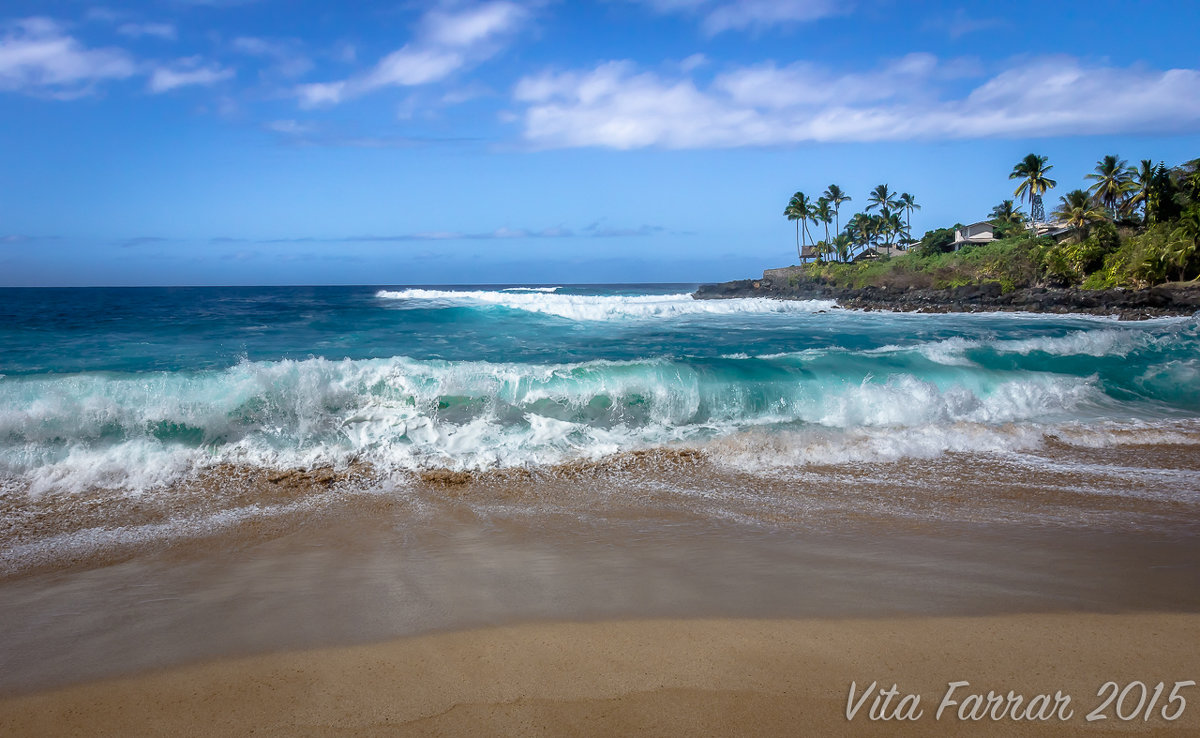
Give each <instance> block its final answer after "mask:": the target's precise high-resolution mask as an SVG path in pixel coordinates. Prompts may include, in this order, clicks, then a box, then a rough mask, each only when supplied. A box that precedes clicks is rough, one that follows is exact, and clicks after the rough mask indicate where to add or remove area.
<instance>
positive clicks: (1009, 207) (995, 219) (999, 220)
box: [992, 200, 1026, 225]
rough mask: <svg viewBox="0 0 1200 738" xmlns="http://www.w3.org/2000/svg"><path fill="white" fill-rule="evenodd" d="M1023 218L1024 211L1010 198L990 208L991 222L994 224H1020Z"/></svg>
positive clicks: (1023, 220)
mask: <svg viewBox="0 0 1200 738" xmlns="http://www.w3.org/2000/svg"><path fill="white" fill-rule="evenodd" d="M1025 219H1026V216H1025V213H1023V212H1021V210H1020V208H1018V207H1016V203H1014V202H1013V201H1012V200H1004V201H1002V202H1001V203H1000V204H999V205H997V206H996V207H994V208H992V223H995V224H996V225H1001V224H1003V225H1020V224H1021V223H1024V222H1025Z"/></svg>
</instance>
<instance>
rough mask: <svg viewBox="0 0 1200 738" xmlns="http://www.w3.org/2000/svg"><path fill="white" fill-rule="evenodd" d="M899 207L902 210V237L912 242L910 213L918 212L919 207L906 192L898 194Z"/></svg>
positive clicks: (915, 200) (915, 199)
mask: <svg viewBox="0 0 1200 738" xmlns="http://www.w3.org/2000/svg"><path fill="white" fill-rule="evenodd" d="M899 202H900V207H901V208H903V209H904V226H905V228H904V236H905V238H907V239H909V240H910V241H911V240H912V213H913V211H914V210H920V209H921V206H920V205H918V204H917V198H915V197H913V196H912V195H910V194H908V193H907V192H902V193H900V201H899Z"/></svg>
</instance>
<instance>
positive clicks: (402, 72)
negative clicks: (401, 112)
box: [295, 0, 529, 108]
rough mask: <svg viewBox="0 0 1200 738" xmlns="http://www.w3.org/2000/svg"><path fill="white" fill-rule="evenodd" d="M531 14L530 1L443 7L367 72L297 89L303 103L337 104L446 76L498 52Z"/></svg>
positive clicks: (505, 1) (503, 0)
mask: <svg viewBox="0 0 1200 738" xmlns="http://www.w3.org/2000/svg"><path fill="white" fill-rule="evenodd" d="M528 19H529V11H528V9H526V8H525V7H524V6H522V5H519V4H517V3H514V2H508V1H507V0H498V1H495V2H487V3H483V4H479V5H474V6H469V7H466V8H462V7H461V6H457V5H455V6H440V7H437V8H435V9H433V10H430V11H429V12H427V13H426V14H425V15H424V16H423V17H422V18H421V20H420V22H419V23H418V29H417V34H416V38H415V39H414V40H413V41H411V42H410V43H407V44H405V45H404V46H402V47H401V48H399V49H397V50H396V51H393V52H392V53H390V54H388V55H387V56H385V57H383V58H382V59H380V60H379V62H378V63H376V64H375V66H374V67H373V68H371V69H369V70H367V71H365V72H362V73H360V74H357V75H354V76H352V77H348V78H346V79H342V80H335V81H332V82H316V83H311V84H305V85H300V86H298V87H297V88H296V90H295V93H296V97H297V98H298V99H299V101H300V104H301V106H303V107H309V108H312V107H321V106H326V105H336V104H338V103H341V102H343V101H345V100H348V99H350V98H354V97H359V96H361V95H365V94H368V93H370V92H373V91H375V90H379V89H382V88H386V87H413V86H418V85H425V84H429V83H432V82H438V81H441V80H443V79H445V78H447V77H449V76H450V75H451V74H453V73H455V72H457V71H459V70H460V69H463V68H466V67H469V66H472V65H475V64H478V63H479V62H481V61H484V60H485V59H487V58H489V57H491V56H493V55H495V54H496V53H497V52H498V51H499V50H500V49H501V48H502V47H503V41H504V40H505V39H507V38H509V37H511V35H512V34H513V33H515V32H516V31H517V30H519V29H520V28H521V27H523V26H524V25H525V24H526V23H527V21H528Z"/></svg>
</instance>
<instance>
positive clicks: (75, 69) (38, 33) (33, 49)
mask: <svg viewBox="0 0 1200 738" xmlns="http://www.w3.org/2000/svg"><path fill="white" fill-rule="evenodd" d="M3 34H4V35H3V36H0V91H11V92H24V93H27V94H34V95H47V96H50V97H59V98H71V97H78V96H80V95H85V94H87V93H89V92H90V91H91V90H92V89H93V87H94V85H95V84H96V83H98V82H101V81H104V80H112V79H125V78H127V77H130V76H132V75H133V74H134V73H135V71H136V68H135V65H134V62H133V60H132V59H131V58H130V56H129V55H128V54H127V53H126V52H124V51H122V50H121V49H113V48H103V49H88V48H86V47H84V46H83V45H82V44H81V43H79V41H77V40H75V39H74V38H73V37H71V36H69V35H67V34H66V33H65V32H64V30H63V29H62V27H61V26H59V25H58V24H57V23H55V22H54V21H52V20H50V19H48V18H27V19H25V20H20V21H17V22H15V23H12V24H9V25H8V26H7V27H5V28H4V29H3Z"/></svg>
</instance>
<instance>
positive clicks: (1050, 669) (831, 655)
mask: <svg viewBox="0 0 1200 738" xmlns="http://www.w3.org/2000/svg"><path fill="white" fill-rule="evenodd" d="M1198 638H1200V617H1197V616H1196V615H1178V614H1139V615H1067V614H1059V615H1014V616H1000V617H978V618H910V619H903V618H900V619H842V620H829V619H806V620H728V619H723V620H642V621H622V622H605V623H574V624H562V623H556V624H538V625H522V626H514V627H505V628H492V629H485V630H473V631H466V632H460V633H449V634H442V635H433V636H425V637H416V638H408V639H401V640H395V641H390V642H385V643H380V644H372V645H363V646H355V647H347V648H337V649H321V650H312V651H299V652H290V653H282V654H276V655H268V656H258V657H252V658H243V659H231V660H225V661H218V662H214V663H205V664H200V665H193V666H185V667H180V668H175V669H170V670H165V671H161V672H157V673H153V674H147V675H142V676H137V677H132V678H124V679H113V680H107V681H101V682H97V683H93V684H87V685H83V686H76V687H70V688H66V689H61V690H56V691H50V692H46V693H41V694H36V695H32V696H21V697H15V698H9V699H7V700H4V701H2V702H0V730H2V731H3V733H4V734H5V735H113V736H117V735H120V736H136V735H249V734H251V733H253V734H255V735H279V736H288V735H314V736H316V735H339V734H354V735H449V736H457V735H463V736H467V735H480V734H492V735H622V734H625V735H628V734H639V735H688V736H695V735H701V736H708V735H714V736H715V735H781V736H782V735H803V734H807V735H890V734H893V733H894V732H896V731H900V732H907V733H910V734H922V735H1012V734H1014V733H1016V732H1017V731H1028V732H1031V733H1034V734H1042V735H1075V734H1088V735H1095V734H1111V733H1116V732H1119V733H1126V732H1128V733H1135V734H1139V735H1160V734H1161V735H1187V734H1194V733H1195V731H1197V730H1198V729H1200V709H1197V708H1200V705H1195V704H1192V703H1193V702H1194V701H1195V700H1196V699H1198V697H1197V695H1196V690H1195V689H1194V688H1192V689H1190V690H1189V689H1188V688H1185V689H1183V690H1182V694H1183V695H1184V696H1185V697H1186V698H1189V704H1188V705H1187V707H1186V708H1185V709H1184V710H1183V713H1182V715H1181V716H1180V717H1178V718H1177V719H1176V720H1175V721H1174V722H1168V721H1166V720H1164V719H1163V718H1162V714H1161V713H1162V711H1163V709H1162V707H1161V705H1162V704H1164V703H1162V702H1160V707H1158V708H1156V709H1155V710H1154V711H1152V713H1153V714H1152V715H1151V718H1150V719H1149V720H1144V719H1143V716H1144V713H1145V708H1143V710H1141V711H1140V712H1139V714H1138V715H1137V717H1136V718H1135V719H1132V720H1128V721H1124V720H1121V719H1119V718H1118V717H1117V716H1116V715H1115V713H1114V709H1115V708H1114V707H1113V706H1112V705H1110V706H1109V708H1108V710H1107V712H1106V714H1107V715H1108V718H1107V719H1105V720H1097V721H1092V722H1090V723H1089V722H1088V721H1087V720H1086V715H1087V714H1088V713H1090V712H1091V711H1092V710H1094V709H1095V708H1097V707H1099V706H1100V704H1101V699H1100V698H1098V697H1097V695H1096V693H1097V690H1099V689H1100V687H1101V685H1102V684H1103V683H1104V682H1105V681H1108V680H1113V681H1116V682H1117V683H1118V684H1119V685H1121V686H1122V687H1124V685H1126V684H1127V683H1129V682H1130V681H1133V680H1142V681H1144V682H1146V683H1148V684H1150V686H1151V689H1153V687H1154V686H1155V685H1156V684H1157V683H1158V682H1160V681H1161V682H1165V683H1166V687H1167V689H1168V690H1170V688H1171V687H1172V685H1173V683H1174V682H1176V681H1178V680H1194V679H1195V678H1196V676H1197V673H1198V672H1200V652H1197V651H1196V649H1195V648H1194V647H1193V646H1194V644H1195V643H1196V642H1197V639H1198ZM873 681H878V682H879V687H878V688H879V689H886V688H888V687H890V686H891V685H892V684H893V683H894V684H897V685H898V686H899V689H900V694H901V696H903V695H906V694H916V695H919V696H920V710H922V712H921V714H920V717H919V718H917V720H916V721H915V725H907V726H906V725H898V724H897V722H896V721H882V720H875V721H873V720H871V718H870V711H871V701H870V700H868V701H867V703H866V704H865V705H864V706H863V707H862V708H860V710H859V711H858V712H856V713H855V715H854V718H853V719H847V716H846V713H847V709H848V704H847V703H848V696H849V689H850V685H851V683H852V682H854V683H855V684H856V686H857V688H858V689H859V690H861V689H863V688H866V687H867V686H869V685H870V683H871V682H873ZM956 681H967V682H969V686H963V687H961V688H960V689H961V691H957V690H956V692H955V694H954V695H953V697H955V698H963V697H965V696H966V695H968V694H970V693H972V692H976V691H978V692H980V693H986V692H987V691H989V690H995V691H997V692H1002V693H1007V692H1008V691H1010V690H1011V691H1013V692H1015V693H1017V694H1021V695H1023V696H1025V697H1026V699H1032V698H1033V697H1034V696H1035V695H1036V694H1041V693H1047V694H1054V693H1057V692H1061V693H1062V694H1063V695H1067V696H1070V697H1071V703H1070V719H1067V720H1065V721H1064V720H1062V719H1061V718H1062V717H1063V716H1066V715H1068V713H1067V712H1065V711H1061V712H1060V713H1056V714H1055V715H1054V717H1052V718H1050V719H1048V720H1046V721H1037V722H1035V723H1034V724H1030V723H1029V722H1028V721H1014V720H1013V719H1012V718H1011V716H1006V717H1004V718H1002V719H1000V720H992V719H991V718H990V717H987V718H984V719H982V720H980V721H978V722H975V721H963V720H962V719H960V717H959V716H958V714H957V713H956V712H955V710H956V709H957V708H956V707H955V706H954V705H950V706H948V707H947V709H945V710H944V711H943V713H942V716H941V718H940V719H938V718H937V717H936V712H937V708H938V706H939V704H940V703H941V701H942V699H943V698H944V696H945V692H946V690H947V684H948V683H950V682H956ZM859 694H861V692H860V693H859ZM1138 697H1140V694H1139V693H1138V692H1137V691H1136V690H1135V691H1134V692H1133V696H1131V697H1130V698H1129V702H1128V703H1126V704H1124V705H1123V710H1124V713H1125V715H1126V716H1128V715H1129V714H1131V712H1133V709H1132V704H1133V701H1134V700H1135V699H1137V698H1138ZM897 699H899V698H897ZM1174 709H1175V706H1174V705H1172V706H1171V707H1170V709H1169V710H1168V711H1167V712H1168V715H1170V714H1172V713H1173V712H1174ZM913 714H916V713H913ZM902 728H906V730H901V729H902Z"/></svg>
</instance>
